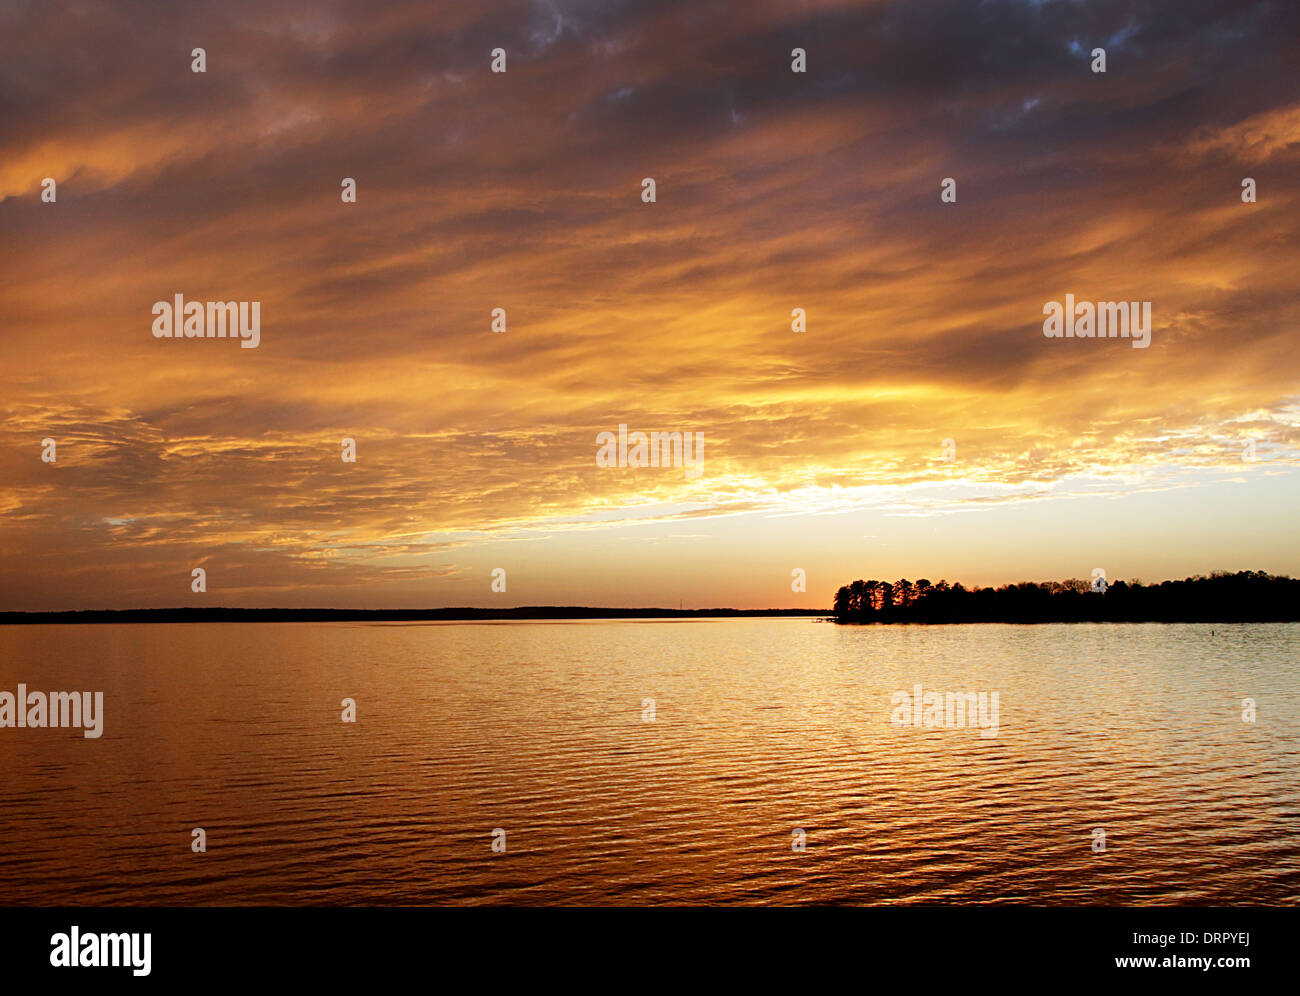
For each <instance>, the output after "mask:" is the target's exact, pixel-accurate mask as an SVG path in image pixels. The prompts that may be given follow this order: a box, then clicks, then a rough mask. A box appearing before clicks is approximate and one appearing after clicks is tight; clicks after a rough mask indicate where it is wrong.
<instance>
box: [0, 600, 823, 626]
mask: <svg viewBox="0 0 1300 996" xmlns="http://www.w3.org/2000/svg"><path fill="white" fill-rule="evenodd" d="M764 616H767V617H775V616H800V617H803V616H821V617H825V618H828V619H829V618H830V616H831V611H830V610H829V609H603V608H593V607H590V606H583V605H525V606H519V607H518V608H512V609H478V608H470V607H461V608H453V609H235V608H224V607H214V608H200V607H193V608H172V609H72V610H65V611H57V612H0V625H6V626H15V625H39V624H56V623H81V624H85V623H212V622H242V623H249V622H437V621H440V620H445V621H451V622H474V621H476V620H493V619H535V620H546V619H708V618H721V619H725V618H734V617H764Z"/></svg>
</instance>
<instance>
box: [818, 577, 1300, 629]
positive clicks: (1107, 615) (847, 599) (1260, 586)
mask: <svg viewBox="0 0 1300 996" xmlns="http://www.w3.org/2000/svg"><path fill="white" fill-rule="evenodd" d="M833 611H834V614H835V621H836V622H839V623H976V622H998V623H1049V622H1207V623H1208V622H1295V621H1297V620H1300V581H1297V580H1293V579H1292V578H1289V577H1285V576H1278V575H1273V574H1268V573H1266V572H1264V571H1238V572H1236V573H1235V574H1234V573H1229V572H1226V571H1216V572H1214V573H1213V574H1211V575H1210V576H1209V577H1205V576H1203V575H1197V576H1195V577H1190V578H1184V579H1183V580H1181V581H1161V582H1159V583H1156V584H1143V583H1142V582H1140V581H1136V580H1133V581H1114V582H1112V583H1109V584H1108V583H1107V582H1106V578H1105V577H1104V575H1101V576H1098V577H1095V578H1094V579H1092V580H1081V579H1078V578H1071V579H1069V580H1066V581H1046V582H1032V581H1022V582H1020V583H1018V584H1009V585H1003V586H1002V587H1000V588H967V587H965V586H963V585H962V584H961V583H960V582H958V583H955V584H952V585H949V584H948V582H947V581H939V582H938V583H937V584H931V583H930V581H929V580H928V579H926V578H921V579H920V580H919V581H916V582H912V581H908V580H907V579H906V578H904V579H902V580H899V581H894V582H892V583H891V582H889V581H874V580H873V581H854V582H853V583H852V584H847V585H845V586H844V587H842V588H840V590H839V591H837V592H836V593H835V606H834V610H833Z"/></svg>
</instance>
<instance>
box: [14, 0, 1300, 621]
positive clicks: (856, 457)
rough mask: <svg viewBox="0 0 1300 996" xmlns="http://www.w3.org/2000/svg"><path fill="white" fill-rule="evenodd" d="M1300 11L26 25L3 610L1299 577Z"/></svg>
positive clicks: (466, 8)
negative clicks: (352, 198)
mask: <svg viewBox="0 0 1300 996" xmlns="http://www.w3.org/2000/svg"><path fill="white" fill-rule="evenodd" d="M1135 10H1136V11H1137V12H1136V13H1135ZM1298 36H1300V13H1297V10H1296V8H1295V7H1294V5H1289V4H1277V3H1273V4H1269V3H1264V2H1260V3H1248V2H1235V3H1228V2H1209V0H1204V2H1189V3H1172V2H1171V3H1147V4H1142V5H1139V7H1137V8H1135V7H1134V5H1132V4H1130V3H1119V2H1114V3H1104V2H1103V3H1093V2H1088V3H1072V2H1052V0H1046V2H1020V0H1006V2H990V3H986V4H980V5H974V4H970V3H957V2H955V0H954V2H936V3H928V4H904V3H830V2H802V3H799V2H783V3H773V2H755V3H748V4H734V3H733V4H725V5H721V4H719V5H714V4H709V3H698V2H697V3H671V2H658V3H649V2H626V3H592V2H560V0H553V2H535V3H494V2H489V3H476V4H472V5H470V4H466V5H439V6H437V7H431V6H430V5H428V4H425V3H391V4H361V3H324V4H319V3H313V4H309V3H305V2H303V3H297V2H278V3H196V4H187V5H153V4H145V3H122V4H114V5H90V6H85V7H76V8H68V7H65V6H64V5H61V4H30V5H27V4H20V5H11V6H8V7H6V8H4V10H3V11H2V12H0V198H3V200H0V234H2V235H3V238H2V239H0V275H2V276H0V336H2V337H3V343H4V356H5V363H4V364H3V366H2V367H0V411H2V415H3V423H2V424H0V513H2V516H3V517H2V518H0V609H41V608H82V607H94V608H98V607H109V608H117V607H130V606H163V605H179V604H213V605H248V606H271V605H293V606H301V605H334V606H367V607H370V606H374V607H380V606H392V607H405V606H440V605H466V604H470V605H515V604H525V605H532V604H549V603H565V604H572V603H582V604H598V605H668V604H673V605H675V604H677V602H678V600H679V599H682V600H684V601H685V603H686V604H687V605H694V606H711V605H733V606H742V607H750V606H807V607H822V606H827V605H829V604H830V601H831V597H832V595H833V593H834V590H835V589H836V588H837V587H838V586H839V585H840V584H843V583H845V582H847V581H850V580H852V579H853V578H855V577H889V578H896V577H903V576H905V577H910V578H916V577H921V576H924V577H928V578H930V579H931V580H938V579H939V578H941V577H944V578H947V579H949V580H950V581H951V580H961V581H964V582H966V583H967V584H972V583H981V584H982V583H1002V582H1008V581H1016V580H1022V579H1028V580H1040V579H1049V578H1050V579H1060V578H1065V577H1088V576H1089V575H1090V572H1091V571H1092V569H1093V568H1094V567H1097V566H1101V567H1103V568H1104V569H1105V570H1106V571H1107V574H1108V576H1110V577H1112V578H1114V577H1141V578H1145V579H1147V580H1156V579H1160V578H1163V577H1167V576H1182V575H1184V574H1190V573H1198V572H1203V573H1208V572H1209V571H1210V570H1213V569H1232V570H1236V569H1264V570H1270V571H1273V572H1277V573H1291V574H1296V573H1300V542H1298V541H1297V535H1300V533H1298V532H1297V529H1296V515H1295V507H1296V498H1297V494H1298V493H1300V488H1298V487H1297V485H1298V484H1300V468H1298V467H1297V442H1298V441H1300V388H1298V387H1297V385H1298V384H1300V378H1298V376H1297V375H1298V374H1300V359H1297V356H1296V344H1297V334H1296V330H1297V322H1298V321H1300V299H1298V297H1297V291H1296V279H1297V278H1296V274H1297V273H1300V238H1298V234H1300V233H1298V230H1297V219H1298V218H1300V212H1298V210H1297V209H1298V208H1300V188H1298V186H1297V178H1298V177H1300V171H1298V170H1297V166H1300V83H1298V82H1297V81H1300V72H1297V70H1300V65H1297V63H1298V62H1300V56H1298V55H1297V47H1296V45H1295V39H1296V37H1298ZM1098 45H1102V46H1105V47H1106V48H1107V55H1108V67H1107V72H1106V73H1105V74H1100V73H1094V72H1092V71H1091V70H1090V66H1089V62H1090V58H1089V55H1088V52H1089V51H1090V50H1091V49H1092V48H1093V47H1095V46H1098ZM796 46H800V47H804V48H806V50H807V53H808V72H807V73H805V74H796V73H792V72H791V71H790V61H791V59H790V52H791V49H792V48H794V47H796ZM195 47H203V48H205V50H206V53H207V72H206V73H193V72H191V69H190V62H191V56H190V52H191V50H192V49H193V48H195ZM497 47H501V48H504V49H505V50H506V51H507V58H508V63H507V65H508V69H507V72H505V73H499V74H494V73H492V72H491V71H490V61H491V56H490V53H491V51H492V49H494V48H497ZM44 177H52V178H54V179H55V180H56V182H57V201H56V202H55V203H52V204H51V203H42V200H41V181H42V179H43V178H44ZM343 177H354V178H355V179H356V180H357V190H358V198H357V202H356V203H355V204H345V203H343V202H342V201H341V198H340V195H339V190H340V181H341V180H342V178H343ZM643 177H654V178H655V180H656V183H657V195H658V199H657V202H656V203H653V204H646V203H643V202H642V200H641V180H642V178H643ZM944 177H953V178H955V179H956V181H957V191H958V199H957V203H955V204H942V203H941V202H940V198H939V188H940V181H941V180H942V179H943V178H944ZM1243 177H1252V178H1254V179H1255V180H1256V182H1257V185H1258V203H1255V204H1245V203H1242V200H1241V196H1240V193H1241V180H1242V178H1243ZM177 293H181V294H184V295H185V297H186V298H187V299H189V300H199V301H206V300H238V301H260V302H261V315H262V323H261V342H260V345H259V346H258V348H256V349H241V348H239V347H238V345H237V344H236V343H232V342H229V341H224V340H186V339H181V340H160V339H156V338H154V337H153V336H152V335H151V333H150V327H151V323H152V320H153V316H152V313H151V307H152V305H153V303H154V302H155V301H159V300H171V298H172V295H174V294H177ZM1066 293H1072V294H1074V295H1075V297H1076V298H1078V299H1079V300H1094V301H1095V300H1139V301H1141V300H1149V301H1151V302H1152V313H1153V332H1152V337H1151V345H1150V347H1149V348H1148V349H1133V348H1131V344H1130V343H1129V342H1127V341H1123V340H1058V339H1048V338H1045V337H1044V336H1043V334H1042V321H1043V318H1042V308H1043V305H1044V303H1045V302H1047V301H1051V300H1062V299H1063V298H1064V295H1065V294H1066ZM498 307H499V308H505V309H506V312H507V320H508V329H507V331H506V332H505V333H504V334H494V333H493V332H491V331H490V328H489V323H490V315H491V312H492V309H493V308H498ZM793 308H803V309H805V310H806V312H807V315H808V330H807V332H805V333H802V334H796V333H794V332H792V331H791V328H790V315H791V310H792V309H793ZM620 424H626V425H628V427H629V428H630V429H632V430H643V431H647V432H649V431H652V430H658V431H672V430H676V431H695V432H701V433H703V434H704V438H705V452H704V470H703V473H702V474H701V475H699V476H698V477H694V478H691V477H688V476H687V475H686V474H684V473H683V471H682V470H680V469H660V468H651V469H604V468H600V467H597V466H596V462H595V453H596V436H597V434H598V433H600V432H602V431H613V432H617V430H618V426H619V425H620ZM47 437H48V438H53V439H55V440H56V443H57V460H56V462H55V463H53V464H50V463H44V462H42V460H41V440H42V439H44V438H47ZM344 437H352V438H355V439H356V441H357V455H358V459H357V462H356V463H355V464H346V463H343V462H342V461H341V459H340V441H341V440H342V439H343V438H344ZM945 439H952V440H954V441H955V444H956V459H955V460H953V461H951V462H945V461H944V460H943V459H942V452H943V451H942V446H943V441H944V440H945ZM1250 439H1253V440H1255V441H1256V455H1257V457H1258V459H1257V460H1255V461H1246V460H1243V458H1242V455H1243V447H1244V446H1245V444H1246V441H1247V440H1250ZM194 567H203V568H204V569H205V570H206V571H207V572H208V591H207V593H206V594H203V595H198V594H194V593H192V592H191V591H190V571H191V569H192V568H194ZM494 567H503V568H505V569H506V571H507V577H508V582H507V591H506V592H505V593H494V592H492V591H491V590H490V587H489V586H490V580H491V579H490V571H491V569H492V568H494ZM796 567H800V568H803V569H805V570H806V571H807V572H808V590H807V592H806V593H794V592H792V591H791V590H790V576H791V571H792V570H793V569H794V568H796Z"/></svg>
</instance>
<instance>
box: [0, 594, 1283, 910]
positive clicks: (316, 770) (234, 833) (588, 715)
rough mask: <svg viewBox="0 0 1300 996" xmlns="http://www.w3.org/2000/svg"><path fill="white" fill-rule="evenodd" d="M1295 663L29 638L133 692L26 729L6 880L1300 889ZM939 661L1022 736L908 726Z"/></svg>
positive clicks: (886, 635)
mask: <svg viewBox="0 0 1300 996" xmlns="http://www.w3.org/2000/svg"><path fill="white" fill-rule="evenodd" d="M1211 630H1213V634H1211ZM1298 655H1300V625H1296V624H1285V625H1283V624H1279V625H1235V626H1234V625H1214V626H1208V625H1207V626H1199V625H1198V626H1190V625H1159V624H1152V625H1043V626H996V625H985V626H934V627H922V626H894V627H882V626H874V627H840V626H835V625H831V624H828V623H821V622H814V621H812V620H809V619H755V620H750V619H741V620H693V621H681V622H678V621H644V622H642V621H616V622H610V621H597V622H587V621H582V622H558V623H557V622H548V623H521V622H504V623H419V624H364V623H329V624H311V623H303V624H211V625H196V624H193V625H175V626H169V625H120V626H32V627H15V626H7V627H0V689H2V690H7V691H10V692H14V691H16V689H17V684H18V682H24V683H26V685H27V686H28V688H29V689H30V690H44V691H65V690H66V691H71V690H90V691H97V690H98V691H103V692H104V699H105V706H104V708H105V720H104V733H103V736H102V737H101V738H100V739H98V740H90V739H85V738H84V737H83V736H82V734H81V731H79V730H66V729H58V730H50V729H45V730H31V729H21V730H20V729H0V771H2V772H3V776H2V779H3V780H2V781H0V904H63V903H66V904H109V905H112V904H132V905H149V904H252V903H265V904H382V905H400V904H428V903H443V904H469V903H519V904H541V903H629V904H657V903H755V904H760V903H1033V904H1071V905H1074V904H1142V903H1160V904H1237V903H1267V904H1284V903H1285V904H1291V903H1295V902H1296V901H1297V900H1300V687H1298V686H1300V683H1298V681H1297V660H1298ZM916 684H920V685H922V686H923V687H924V689H925V690H927V691H929V690H937V691H956V692H963V691H976V692H979V691H985V692H997V693H998V696H999V715H998V719H999V725H998V731H997V736H995V737H982V736H981V735H980V731H979V730H978V729H972V728H966V729H943V728H915V727H904V726H899V725H893V724H891V722H890V719H891V712H892V711H893V709H892V706H891V701H890V697H891V694H892V693H894V692H896V691H902V690H906V691H908V692H911V691H912V689H913V687H914V686H915V685H916ZM345 696H349V697H352V698H354V699H355V700H356V703H357V722H356V723H355V724H354V725H353V724H344V723H343V722H341V721H340V712H341V706H340V702H341V700H342V699H343V698H344V697H345ZM1245 698H1251V699H1253V700H1254V701H1255V703H1256V709H1257V719H1256V721H1255V722H1254V723H1253V724H1252V723H1247V722H1244V721H1243V719H1242V700H1243V699H1245ZM645 699H653V700H654V713H655V716H654V721H653V722H647V721H645V719H643V709H644V705H643V700H645ZM194 827H202V828H204V829H205V830H206V832H207V844H208V850H207V853H204V854H196V853H193V852H192V851H191V847H190V843H191V830H192V829H193V828H194ZM497 828H501V829H503V830H505V832H506V851H505V853H493V851H492V847H491V845H492V832H493V830H494V829H497ZM1095 828H1103V829H1104V831H1105V835H1106V838H1105V842H1106V850H1105V852H1104V853H1097V852H1094V849H1093V841H1094V834H1093V831H1094V829H1095ZM796 829H801V830H803V831H804V832H805V833H806V850H804V851H802V852H798V851H794V850H792V846H791V845H792V840H793V837H792V833H793V831H794V830H796Z"/></svg>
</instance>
